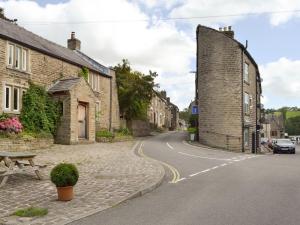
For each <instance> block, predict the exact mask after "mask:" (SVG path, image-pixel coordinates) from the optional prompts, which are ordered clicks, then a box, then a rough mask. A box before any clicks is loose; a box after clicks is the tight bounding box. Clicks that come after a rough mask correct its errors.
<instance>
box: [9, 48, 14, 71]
mask: <svg viewBox="0 0 300 225" xmlns="http://www.w3.org/2000/svg"><path fill="white" fill-rule="evenodd" d="M13 64H14V46H13V45H11V44H9V45H8V65H9V66H13Z"/></svg>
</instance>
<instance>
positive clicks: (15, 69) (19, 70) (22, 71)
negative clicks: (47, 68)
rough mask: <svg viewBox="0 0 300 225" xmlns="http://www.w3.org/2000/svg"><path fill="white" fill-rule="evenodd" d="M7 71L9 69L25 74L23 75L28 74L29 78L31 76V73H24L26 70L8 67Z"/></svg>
mask: <svg viewBox="0 0 300 225" xmlns="http://www.w3.org/2000/svg"><path fill="white" fill-rule="evenodd" d="M6 69H9V70H12V71H15V72H18V73H23V74H26V75H28V76H30V75H31V73H30V72H28V71H24V70H21V69H17V68H13V67H11V66H6Z"/></svg>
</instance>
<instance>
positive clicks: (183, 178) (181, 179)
mask: <svg viewBox="0 0 300 225" xmlns="http://www.w3.org/2000/svg"><path fill="white" fill-rule="evenodd" d="M183 180H186V178H185V177H182V178H180V179H179V180H177V181H176V183H178V182H180V181H183Z"/></svg>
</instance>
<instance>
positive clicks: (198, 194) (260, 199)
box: [71, 132, 300, 225]
mask: <svg viewBox="0 0 300 225" xmlns="http://www.w3.org/2000/svg"><path fill="white" fill-rule="evenodd" d="M184 139H185V134H184V133H182V132H169V133H165V134H161V135H159V136H156V137H153V138H149V139H146V140H144V141H143V142H142V144H141V145H140V147H138V148H137V152H138V153H139V154H140V155H142V157H146V156H149V157H151V158H155V159H157V160H159V161H161V162H164V165H165V167H166V171H167V176H166V179H165V181H164V183H163V184H162V185H161V186H160V187H159V188H157V189H156V190H154V191H153V192H151V193H149V194H146V195H144V196H142V197H140V198H136V199H133V200H129V201H127V202H125V203H123V204H121V205H119V206H117V207H114V208H111V209H108V210H106V211H103V212H100V213H98V214H95V215H92V216H90V217H87V218H84V219H81V220H78V221H76V222H73V223H71V224H72V225H82V224H85V225H89V224H90V225H92V224H99V225H100V224H103V225H120V224H122V225H141V224H143V225H154V224H155V225H182V224H184V225H199V224H205V225H218V224H230V225H235V224H243V225H248V224H249V225H250V224H251V225H252V224H260V225H282V224H298V222H299V220H300V214H299V208H300V188H299V187H300V173H299V165H300V154H299V150H300V149H299V146H297V148H298V149H297V152H296V155H288V154H285V155H283V154H280V155H273V154H269V155H250V154H241V153H230V152H225V151H219V150H212V149H207V148H204V147H195V146H191V145H189V144H187V143H185V142H184Z"/></svg>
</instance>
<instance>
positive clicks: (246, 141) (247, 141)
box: [244, 127, 249, 147]
mask: <svg viewBox="0 0 300 225" xmlns="http://www.w3.org/2000/svg"><path fill="white" fill-rule="evenodd" d="M244 146H245V147H247V146H249V128H248V127H245V128H244Z"/></svg>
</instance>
